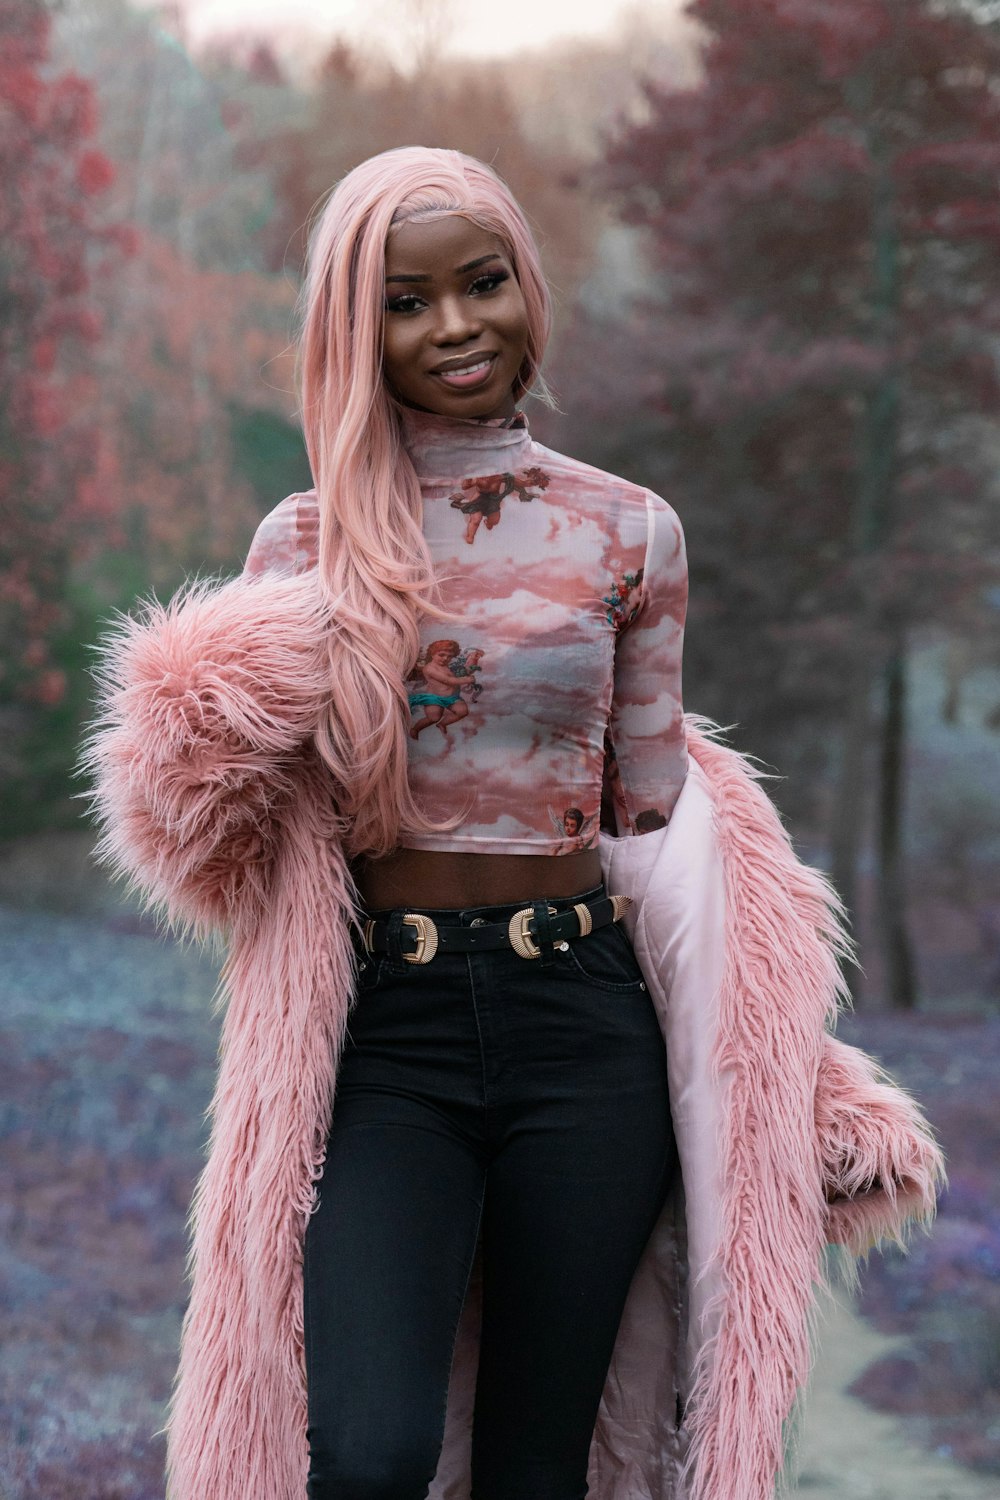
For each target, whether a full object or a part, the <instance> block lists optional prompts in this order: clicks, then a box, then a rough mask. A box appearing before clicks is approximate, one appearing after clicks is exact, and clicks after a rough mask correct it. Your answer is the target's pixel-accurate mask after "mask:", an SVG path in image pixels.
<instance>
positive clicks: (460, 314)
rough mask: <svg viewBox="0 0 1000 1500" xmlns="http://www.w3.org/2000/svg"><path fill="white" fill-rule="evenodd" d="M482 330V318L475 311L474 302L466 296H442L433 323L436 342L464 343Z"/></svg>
mask: <svg viewBox="0 0 1000 1500" xmlns="http://www.w3.org/2000/svg"><path fill="white" fill-rule="evenodd" d="M482 331H483V324H482V319H481V318H480V317H479V316H478V314H477V313H476V308H475V304H474V303H471V302H470V301H469V299H468V298H467V297H442V298H441V300H440V302H439V303H438V315H437V320H436V322H435V325H434V340H435V342H436V343H438V344H465V343H467V342H468V340H469V339H471V338H476V337H478V335H479V334H480V333H482Z"/></svg>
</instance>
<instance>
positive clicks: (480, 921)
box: [469, 917, 486, 927]
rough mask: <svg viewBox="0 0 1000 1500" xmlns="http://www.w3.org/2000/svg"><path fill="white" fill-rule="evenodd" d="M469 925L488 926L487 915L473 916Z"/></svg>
mask: <svg viewBox="0 0 1000 1500" xmlns="http://www.w3.org/2000/svg"><path fill="white" fill-rule="evenodd" d="M469 926H470V927H485V926H486V918H485V917H473V919H472V921H471V922H470V923H469Z"/></svg>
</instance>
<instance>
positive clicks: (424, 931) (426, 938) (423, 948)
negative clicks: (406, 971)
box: [403, 911, 438, 964]
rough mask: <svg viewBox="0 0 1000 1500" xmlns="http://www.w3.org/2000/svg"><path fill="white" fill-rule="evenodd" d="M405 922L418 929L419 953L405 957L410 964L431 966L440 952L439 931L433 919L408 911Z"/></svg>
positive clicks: (405, 955) (406, 954) (421, 913)
mask: <svg viewBox="0 0 1000 1500" xmlns="http://www.w3.org/2000/svg"><path fill="white" fill-rule="evenodd" d="M403 921H404V922H409V923H410V924H411V926H413V927H415V928H416V929H417V951H416V952H415V953H404V954H403V957H404V958H405V959H406V962H407V963H408V964H429V963H430V961H431V959H432V958H433V957H434V955H435V953H436V952H437V951H438V930H437V926H436V924H435V922H434V920H433V918H431V917H425V916H424V914H423V912H419V911H418V912H413V911H408V912H407V913H406V914H405V916H404V917H403Z"/></svg>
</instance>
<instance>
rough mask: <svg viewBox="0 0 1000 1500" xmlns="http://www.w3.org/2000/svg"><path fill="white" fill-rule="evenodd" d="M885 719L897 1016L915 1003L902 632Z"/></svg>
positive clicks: (888, 957) (886, 903)
mask: <svg viewBox="0 0 1000 1500" xmlns="http://www.w3.org/2000/svg"><path fill="white" fill-rule="evenodd" d="M882 687H883V690H884V698H885V713H884V718H883V721H882V746H881V750H882V753H881V757H880V765H879V817H878V916H879V926H880V928H881V935H882V952H883V955H884V963H885V988H886V994H887V995H888V998H889V1003H890V1005H892V1007H893V1008H894V1009H897V1010H913V1009H915V1007H916V1003H917V987H916V974H915V969H914V963H913V953H912V948H911V944H910V936H909V932H908V929H907V923H906V882H905V877H904V855H903V847H902V840H903V785H904V775H905V763H906V648H905V640H904V636H903V631H902V629H898V630H897V632H896V634H895V638H894V640H893V643H892V648H891V650H890V652H889V658H888V661H887V662H886V665H885V668H884V671H883V674H882Z"/></svg>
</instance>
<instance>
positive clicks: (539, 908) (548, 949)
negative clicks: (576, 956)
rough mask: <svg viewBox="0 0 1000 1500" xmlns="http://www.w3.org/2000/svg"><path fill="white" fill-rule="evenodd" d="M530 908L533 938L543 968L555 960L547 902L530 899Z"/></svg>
mask: <svg viewBox="0 0 1000 1500" xmlns="http://www.w3.org/2000/svg"><path fill="white" fill-rule="evenodd" d="M531 910H532V913H533V915H534V923H535V932H534V939H535V942H536V943H537V944H538V947H539V949H540V952H539V955H538V958H539V962H540V963H541V965H542V967H543V968H544V967H545V966H546V965H547V964H553V963H555V960H556V955H555V949H554V947H553V945H552V928H551V919H550V917H549V903H548V902H547V901H532V903H531Z"/></svg>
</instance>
